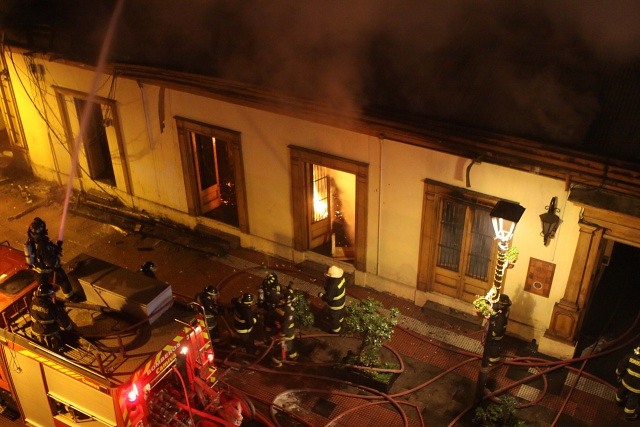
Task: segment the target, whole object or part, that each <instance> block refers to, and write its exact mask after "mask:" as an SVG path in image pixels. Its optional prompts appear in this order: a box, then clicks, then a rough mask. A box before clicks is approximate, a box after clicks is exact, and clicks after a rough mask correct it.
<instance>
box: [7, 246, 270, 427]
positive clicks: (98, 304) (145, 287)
mask: <svg viewBox="0 0 640 427" xmlns="http://www.w3.org/2000/svg"><path fill="white" fill-rule="evenodd" d="M24 266H25V262H24V255H23V254H22V251H19V250H17V249H15V248H12V247H11V246H9V245H8V244H7V243H6V242H5V243H3V244H2V245H0V314H1V320H0V323H1V326H2V330H0V368H1V369H0V392H1V393H2V396H4V397H3V400H2V401H0V413H2V412H3V411H4V410H5V409H6V411H7V412H6V413H5V414H4V415H5V417H7V418H10V419H19V420H18V421H20V420H22V422H23V423H24V424H26V425H28V426H39V427H62V426H79V425H81V426H83V427H102V426H110V427H128V426H133V427H156V426H158V427H159V426H195V427H215V426H234V425H244V424H242V421H243V419H244V420H245V421H247V420H250V419H253V418H254V416H255V411H254V409H253V405H252V404H251V402H250V401H249V400H248V399H246V398H244V397H243V396H240V395H238V394H236V393H233V392H230V391H229V390H226V389H224V388H223V387H221V386H220V385H219V384H218V383H217V379H216V367H215V364H214V349H213V347H212V344H211V340H210V338H209V336H208V333H207V331H208V328H207V325H206V321H205V316H204V313H203V312H202V307H200V306H198V305H197V304H194V303H192V302H191V303H190V302H186V301H185V302H180V301H179V300H178V299H177V298H175V297H174V295H173V292H172V289H171V286H170V285H168V284H166V283H163V282H161V281H159V280H156V279H154V278H150V277H147V276H145V275H143V274H141V273H137V272H132V271H129V270H126V269H124V268H121V267H118V266H116V265H114V264H111V263H109V262H106V261H104V260H101V259H98V258H95V257H91V256H88V255H80V256H78V257H76V258H74V259H73V260H72V261H70V262H69V263H68V266H69V277H70V279H71V280H76V281H77V282H78V283H79V285H80V286H81V288H82V291H83V293H84V295H85V297H86V302H83V303H66V304H65V308H66V310H67V311H68V313H69V316H70V317H71V319H72V321H73V322H74V336H73V338H72V339H71V340H70V341H71V342H70V343H67V345H66V347H65V349H64V350H63V351H61V352H59V353H56V352H53V351H50V350H48V349H47V348H45V347H43V346H41V345H39V344H38V343H37V341H35V340H34V339H33V338H32V335H31V332H30V322H31V319H30V316H29V309H28V307H29V303H30V299H31V295H32V294H33V291H34V290H35V288H36V282H35V280H34V275H33V273H32V272H31V271H29V270H26V269H25V267H24ZM2 408H4V409H2ZM255 422H257V421H252V423H254V424H253V425H265V424H266V425H268V422H267V421H266V420H264V422H261V423H259V424H255Z"/></svg>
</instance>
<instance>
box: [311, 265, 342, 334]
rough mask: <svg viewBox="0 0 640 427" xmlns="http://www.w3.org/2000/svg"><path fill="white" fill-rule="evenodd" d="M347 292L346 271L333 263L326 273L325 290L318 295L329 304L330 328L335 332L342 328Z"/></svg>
mask: <svg viewBox="0 0 640 427" xmlns="http://www.w3.org/2000/svg"><path fill="white" fill-rule="evenodd" d="M346 294H347V289H346V283H345V278H344V271H343V270H342V269H341V268H340V267H337V266H335V265H332V266H331V267H329V268H328V269H327V272H326V273H325V285H324V292H320V293H319V294H318V296H319V297H320V298H321V299H322V300H323V301H324V302H325V303H326V304H327V306H326V308H327V311H328V315H329V329H330V331H331V332H332V333H334V334H338V333H340V330H341V329H342V321H343V320H344V304H345V300H346Z"/></svg>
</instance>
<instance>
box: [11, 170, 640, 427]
mask: <svg viewBox="0 0 640 427" xmlns="http://www.w3.org/2000/svg"><path fill="white" fill-rule="evenodd" d="M25 185H26V187H28V191H27V193H28V194H25V191H24V188H25ZM62 193H63V192H62V191H60V189H57V190H56V189H53V190H52V189H51V188H50V185H49V184H47V183H42V182H38V181H31V182H26V181H20V182H19V181H17V180H14V179H11V178H9V179H4V180H3V177H2V176H1V175H0V197H1V198H2V200H3V202H2V203H0V217H1V218H2V220H0V241H5V240H7V241H8V242H9V243H10V244H11V245H12V246H14V247H18V248H21V247H22V244H23V242H24V239H25V233H26V230H27V227H28V225H29V223H30V222H31V220H32V219H33V217H35V216H40V217H41V218H43V219H44V220H45V221H46V222H47V225H48V228H49V234H50V235H51V236H57V235H58V231H59V227H60V223H61V217H62V213H63V204H62V202H63V197H62ZM72 207H73V209H72V211H71V212H70V214H69V215H68V217H67V219H66V223H65V232H64V239H63V240H64V258H63V260H69V259H72V258H73V257H74V256H76V255H77V254H79V253H88V254H90V255H93V256H97V257H100V258H103V259H105V260H107V261H109V262H113V263H115V264H118V265H121V266H122V267H125V268H129V269H132V270H137V269H138V268H139V266H140V265H141V264H142V263H143V262H145V261H147V260H152V261H153V262H154V263H155V264H156V265H157V267H158V271H157V275H158V278H159V279H160V280H163V281H166V282H168V283H170V284H171V285H172V287H173V290H174V293H176V294H179V295H182V296H184V297H186V298H191V297H193V296H194V295H195V294H196V292H198V291H200V290H201V289H202V288H203V287H204V286H207V285H209V284H216V285H218V286H219V289H220V290H221V299H222V301H223V302H228V301H229V300H230V299H231V297H233V296H237V295H239V294H241V293H243V292H254V293H255V292H256V290H257V288H258V286H259V284H260V282H261V280H262V278H263V277H264V275H265V274H266V272H267V271H274V272H276V273H277V275H278V277H279V279H280V282H281V283H284V284H287V283H289V282H290V281H291V282H293V285H294V288H296V289H299V290H301V291H304V292H306V293H308V294H309V295H310V296H311V299H312V300H313V299H315V295H317V293H318V291H319V290H320V289H321V286H322V285H323V283H324V282H323V271H324V267H323V266H319V265H316V264H313V263H303V264H301V265H294V264H291V263H289V262H288V261H285V260H281V259H277V258H273V257H271V256H268V255H265V254H262V253H258V252H255V251H251V250H247V249H243V248H239V247H237V244H235V243H234V242H232V241H231V242H230V241H225V240H223V239H221V238H219V237H216V236H206V235H202V234H198V233H190V232H188V231H187V230H181V229H174V228H172V227H166V226H164V225H161V224H156V223H154V222H153V221H147V220H145V218H131V217H126V216H119V215H107V214H106V213H105V212H104V211H103V212H100V211H95V210H88V209H87V208H86V206H84V205H82V204H78V205H74V206H72ZM348 283H349V282H348ZM351 283H353V282H352V280H351ZM366 297H373V298H376V299H378V300H380V301H381V302H382V303H383V304H384V306H385V307H387V308H390V307H397V308H398V309H399V310H400V312H401V318H400V323H399V327H398V328H397V329H396V332H395V334H394V336H393V339H392V341H391V343H390V347H391V348H393V349H394V350H396V351H397V352H398V353H399V354H400V355H401V357H402V361H403V363H404V365H405V370H404V372H403V373H402V374H401V375H400V376H399V377H398V379H397V380H396V382H395V383H394V386H393V388H392V389H391V391H390V394H391V395H393V396H394V401H393V402H392V403H396V401H401V402H404V403H402V404H401V406H402V408H403V409H404V412H405V413H406V416H407V423H406V425H410V426H420V425H427V426H447V425H450V424H451V423H452V422H454V421H456V420H458V419H459V421H458V423H457V424H455V425H457V426H463V425H470V423H469V419H470V415H471V412H470V411H469V412H467V414H466V416H463V414H464V412H465V411H466V410H467V409H468V408H469V407H470V406H471V405H472V400H473V396H474V392H475V383H476V378H477V375H478V369H479V366H480V362H479V355H480V354H481V353H482V344H481V341H480V340H481V336H482V329H481V328H480V327H479V325H478V324H477V322H475V323H474V322H473V321H466V320H465V319H460V318H458V317H455V316H450V315H448V314H447V313H443V312H442V311H438V310H437V308H438V307H436V306H433V305H429V307H430V308H421V307H416V306H415V305H413V303H412V302H410V301H406V300H403V299H399V298H397V297H394V296H392V295H389V294H386V293H381V292H377V291H374V290H372V289H369V288H363V287H358V286H353V285H352V284H351V285H350V286H349V287H348V300H350V299H353V298H357V299H363V298H366ZM316 303H317V304H319V301H314V305H315V304H316ZM471 320H473V319H471ZM320 332H321V331H320V330H317V329H315V328H314V329H313V330H309V331H305V334H308V335H315V334H318V333H320ZM309 339H317V340H321V341H322V343H323V345H325V346H327V347H328V348H329V349H337V348H340V347H341V346H344V345H345V342H347V341H345V340H348V339H347V338H340V337H328V338H309ZM336 340H342V341H336ZM303 347H304V343H303ZM503 350H504V351H505V353H506V354H507V355H508V356H509V357H522V358H535V359H536V360H537V361H539V360H549V359H551V358H549V357H547V356H545V355H542V354H538V353H536V351H535V349H534V348H532V347H531V345H530V343H526V342H522V341H519V340H515V339H512V338H509V337H507V338H506V339H505V346H504V349H503ZM226 351H227V350H226V349H224V348H222V349H221V350H220V352H219V354H226V353H225V352H226ZM301 353H302V356H303V357H301V359H302V361H305V359H304V357H305V356H306V357H307V358H308V360H306V362H307V363H310V362H312V361H314V362H316V360H315V359H314V358H315V357H318V358H320V357H322V356H323V355H321V354H318V353H314V352H313V351H312V352H311V353H309V354H306V355H305V354H304V352H303V351H302V352H301ZM519 360H523V359H519ZM465 361H466V362H467V363H465ZM536 363H537V362H536ZM458 365H459V366H458ZM456 366H458V367H457V368H456V369H454V370H452V371H451V372H446V371H448V370H449V369H451V368H454V367H456ZM577 367H578V368H579V366H577ZM300 369H302V368H300ZM324 369H325V370H326V369H331V368H324ZM316 370H317V368H316ZM538 372H539V370H538V368H536V367H535V366H533V365H525V364H520V365H513V364H512V365H506V364H505V365H499V366H497V367H495V368H494V369H493V370H492V371H491V372H490V382H489V383H490V385H492V386H493V388H494V389H500V388H503V387H505V386H507V385H509V384H514V383H516V382H518V381H519V380H521V379H523V378H525V377H526V376H528V375H531V374H535V373H538ZM296 373H298V374H299V373H300V371H299V370H296V369H294V367H290V366H285V367H284V368H281V369H280V370H279V371H273V370H270V369H267V368H266V367H264V366H262V365H260V366H255V369H254V367H253V366H248V367H247V368H246V369H242V368H238V367H234V368H233V369H229V370H226V371H225V376H224V380H225V381H227V382H228V383H229V384H231V385H233V386H234V387H237V388H239V389H241V390H243V391H245V392H246V393H247V394H249V395H251V396H252V397H253V399H254V401H255V402H256V407H257V408H258V409H262V410H265V411H268V410H269V404H270V403H271V402H276V403H278V404H282V405H283V406H287V407H289V408H290V409H291V410H292V411H298V412H299V413H300V414H301V416H307V417H309V419H313V420H315V421H314V422H315V423H316V424H312V425H324V424H326V423H328V422H329V421H330V420H331V419H333V418H335V417H336V416H337V415H338V414H341V413H343V412H344V411H347V410H349V409H350V408H351V409H352V410H353V411H354V412H352V413H348V414H346V415H345V416H344V417H342V418H340V419H339V420H338V421H336V422H335V424H333V425H344V426H353V427H358V426H386V425H390V426H393V425H400V426H401V425H404V424H405V423H404V422H403V420H402V418H401V416H400V415H399V412H398V410H397V408H396V407H394V405H393V404H386V405H379V404H376V405H372V403H371V401H370V399H369V398H368V397H364V396H362V394H363V393H362V392H361V391H356V390H353V389H350V388H348V387H346V388H345V386H343V385H338V386H335V385H334V386H331V385H330V384H331V383H330V382H329V383H328V382H327V381H325V380H323V379H322V378H317V379H314V380H311V379H309V378H308V377H305V376H300V375H296ZM440 374H443V375H442V376H439V375H440ZM577 378H578V377H577V375H576V374H575V373H574V372H569V371H567V370H566V369H559V370H556V371H554V372H553V373H550V374H548V375H546V376H544V377H538V378H537V379H535V380H533V381H530V382H527V383H523V384H518V385H517V386H515V387H513V388H511V389H510V390H509V392H510V393H511V394H512V395H513V396H515V397H517V398H518V399H519V401H520V402H521V405H523V406H524V407H523V408H522V409H520V410H518V412H517V415H518V416H519V417H520V418H522V419H524V420H525V421H526V422H527V423H528V425H531V426H547V425H551V423H552V422H553V420H554V419H555V417H556V415H557V414H558V412H559V411H560V409H561V408H562V415H561V416H560V418H559V420H558V421H557V423H556V425H557V426H604V425H616V424H618V423H620V424H622V423H623V422H624V421H622V414H621V410H620V408H618V407H617V406H616V405H615V403H614V400H613V397H614V392H613V390H612V389H611V388H610V387H607V386H605V385H602V384H599V383H598V382H596V381H593V380H591V379H589V378H585V377H583V378H580V379H579V380H578V381H577V383H576V380H577ZM321 387H335V388H336V389H337V390H340V391H341V392H345V394H349V393H351V392H353V394H354V395H359V397H354V396H352V395H341V394H340V393H337V392H336V393H329V392H316V393H313V392H310V391H309V390H311V389H316V388H321ZM345 390H346V391H345ZM570 390H571V391H572V393H571V396H570V398H569V400H568V402H567V403H566V405H565V404H564V399H565V398H566V397H567V394H568V393H569V391H570ZM347 391H348V392H349V393H347ZM267 413H268V412H267ZM3 421H4V420H2V419H0V425H4V424H2V422H3ZM11 425H15V424H11ZM282 425H286V424H282ZM292 425H293V424H292ZM298 425H299V424H298ZM628 425H634V424H633V423H628Z"/></svg>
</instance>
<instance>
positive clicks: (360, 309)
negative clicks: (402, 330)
mask: <svg viewBox="0 0 640 427" xmlns="http://www.w3.org/2000/svg"><path fill="white" fill-rule="evenodd" d="M382 308H384V307H383V305H382V303H381V302H380V301H378V300H375V299H373V298H367V299H364V300H361V301H357V302H352V303H351V304H349V305H348V306H347V307H346V315H345V318H344V321H343V323H342V332H341V334H342V335H352V336H355V337H357V338H359V339H360V346H359V347H358V351H357V352H356V361H357V363H355V364H357V365H361V366H369V367H379V366H380V350H381V348H382V345H383V344H384V343H385V342H387V341H389V340H390V339H391V337H392V336H393V332H394V328H395V326H396V324H397V323H398V314H400V311H399V310H398V309H397V308H395V307H394V308H391V309H390V310H389V314H381V313H380V311H379V310H380V309H382Z"/></svg>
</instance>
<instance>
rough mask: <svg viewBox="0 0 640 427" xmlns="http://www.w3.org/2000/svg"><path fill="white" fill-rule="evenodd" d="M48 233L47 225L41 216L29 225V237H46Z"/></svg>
mask: <svg viewBox="0 0 640 427" xmlns="http://www.w3.org/2000/svg"><path fill="white" fill-rule="evenodd" d="M47 233H48V231H47V224H46V223H45V222H44V221H43V220H42V218H40V217H39V216H37V217H35V218H34V219H33V221H32V222H31V225H29V237H31V238H34V239H35V238H38V237H42V236H46V235H47Z"/></svg>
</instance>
